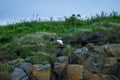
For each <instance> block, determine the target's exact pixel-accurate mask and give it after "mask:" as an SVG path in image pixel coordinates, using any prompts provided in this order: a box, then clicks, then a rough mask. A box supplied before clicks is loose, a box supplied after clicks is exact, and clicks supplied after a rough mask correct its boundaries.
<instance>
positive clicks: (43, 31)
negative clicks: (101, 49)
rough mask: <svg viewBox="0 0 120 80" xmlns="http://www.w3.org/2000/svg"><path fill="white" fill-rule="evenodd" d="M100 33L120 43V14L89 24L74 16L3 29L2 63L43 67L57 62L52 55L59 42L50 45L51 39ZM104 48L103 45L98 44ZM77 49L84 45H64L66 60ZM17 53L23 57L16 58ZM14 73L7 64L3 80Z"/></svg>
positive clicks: (0, 30) (90, 20) (0, 72)
mask: <svg viewBox="0 0 120 80" xmlns="http://www.w3.org/2000/svg"><path fill="white" fill-rule="evenodd" d="M97 31H101V32H104V33H105V34H107V35H108V38H109V40H110V42H111V43H119V42H120V14H117V13H116V12H112V13H110V14H109V15H106V14H105V13H104V12H102V13H101V14H100V15H96V16H92V17H91V18H88V19H86V20H82V19H81V18H80V15H75V14H73V15H72V16H70V17H67V18H65V20H64V21H31V22H27V21H25V22H20V23H16V24H8V25H5V26H0V61H2V62H7V61H10V60H16V63H17V64H19V63H21V62H23V61H27V62H32V63H40V64H47V63H50V62H55V61H56V57H55V55H53V54H51V51H52V49H53V48H55V47H56V46H57V42H56V41H53V42H50V41H49V40H50V37H51V36H55V38H57V37H58V36H61V37H66V38H76V37H77V36H79V35H80V34H82V33H91V32H97ZM101 44H102V42H100V43H99V45H101ZM78 47H81V45H74V46H72V47H71V46H70V45H69V44H67V45H66V44H65V48H64V50H63V53H64V55H65V56H67V55H68V54H69V53H70V51H71V50H74V49H76V48H78ZM16 51H17V52H19V53H20V56H17V55H16V53H15V52H16ZM16 63H15V64H16ZM15 64H13V65H15ZM11 71H12V69H11V67H10V66H9V65H8V64H2V65H1V66H0V76H1V77H0V80H4V79H5V78H7V77H8V76H9V74H10V73H11Z"/></svg>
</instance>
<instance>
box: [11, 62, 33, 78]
mask: <svg viewBox="0 0 120 80" xmlns="http://www.w3.org/2000/svg"><path fill="white" fill-rule="evenodd" d="M10 80H35V78H33V77H32V65H31V64H30V63H26V62H23V63H22V64H21V65H20V66H19V67H15V68H14V70H13V73H12V74H11V75H10Z"/></svg>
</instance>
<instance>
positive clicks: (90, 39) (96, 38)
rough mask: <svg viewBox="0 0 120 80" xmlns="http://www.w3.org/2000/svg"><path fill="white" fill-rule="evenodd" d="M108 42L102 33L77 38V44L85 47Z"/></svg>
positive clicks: (85, 34) (87, 34)
mask: <svg viewBox="0 0 120 80" xmlns="http://www.w3.org/2000/svg"><path fill="white" fill-rule="evenodd" d="M98 42H105V43H107V42H108V37H107V35H106V34H104V33H103V32H95V33H84V34H81V35H80V36H79V37H78V43H81V44H82V45H86V44H87V43H98Z"/></svg>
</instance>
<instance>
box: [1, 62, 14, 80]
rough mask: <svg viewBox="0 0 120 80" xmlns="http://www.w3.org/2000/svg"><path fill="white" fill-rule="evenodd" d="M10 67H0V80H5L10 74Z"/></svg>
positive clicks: (5, 65)
mask: <svg viewBox="0 0 120 80" xmlns="http://www.w3.org/2000/svg"><path fill="white" fill-rule="evenodd" d="M12 70H13V69H12V67H11V66H9V65H8V64H2V65H0V80H6V79H7V78H8V77H9V76H10V74H11V73H12Z"/></svg>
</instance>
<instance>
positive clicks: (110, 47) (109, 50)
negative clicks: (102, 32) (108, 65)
mask: <svg viewBox="0 0 120 80" xmlns="http://www.w3.org/2000/svg"><path fill="white" fill-rule="evenodd" d="M119 45H120V44H107V45H103V48H104V50H105V52H106V54H107V56H109V57H115V56H117V55H118V54H120V47H119Z"/></svg>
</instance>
